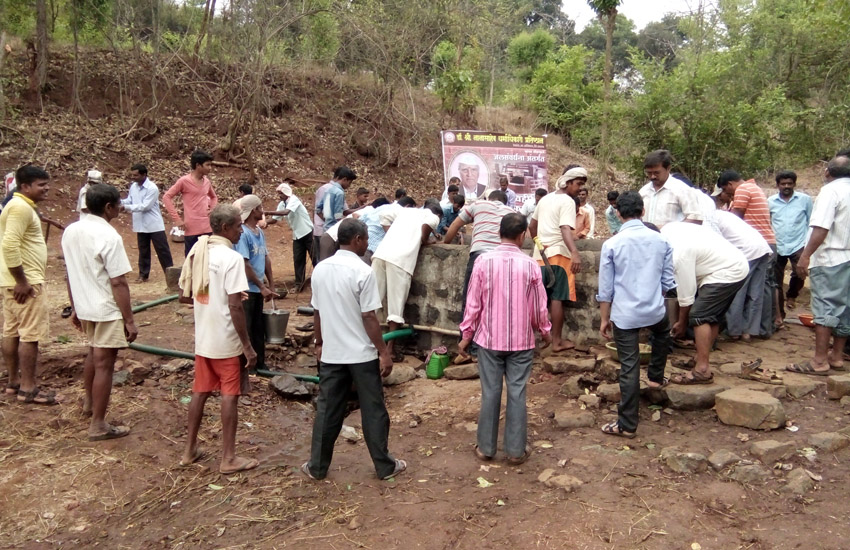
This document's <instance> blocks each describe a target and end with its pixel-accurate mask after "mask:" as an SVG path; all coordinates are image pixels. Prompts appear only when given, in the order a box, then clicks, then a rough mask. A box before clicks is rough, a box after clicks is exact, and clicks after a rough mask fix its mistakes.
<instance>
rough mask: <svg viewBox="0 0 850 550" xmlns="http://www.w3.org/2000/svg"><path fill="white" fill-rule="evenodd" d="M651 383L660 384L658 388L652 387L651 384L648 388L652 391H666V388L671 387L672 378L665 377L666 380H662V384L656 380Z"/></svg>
mask: <svg viewBox="0 0 850 550" xmlns="http://www.w3.org/2000/svg"><path fill="white" fill-rule="evenodd" d="M649 382H650V383H651V384H658V385H657V386H650V385H649V384H647V385H646V386H647V387H648V388H649V389H651V390H661V389H664V388H666V387H667V386H669V385H670V377H668V376H665V377H664V380H662V381H661V382H656V381H655V380H650V381H649Z"/></svg>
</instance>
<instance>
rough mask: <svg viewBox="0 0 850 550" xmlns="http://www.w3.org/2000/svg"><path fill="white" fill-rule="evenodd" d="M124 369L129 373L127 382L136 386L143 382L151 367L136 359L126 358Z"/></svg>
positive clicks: (148, 375)
mask: <svg viewBox="0 0 850 550" xmlns="http://www.w3.org/2000/svg"><path fill="white" fill-rule="evenodd" d="M124 369H125V370H126V371H127V372H129V373H130V379H129V382H130V383H131V384H134V385H136V386H138V385H140V384H143V383H144V381H145V380H147V379H148V378H149V377H150V375H151V368H150V367H148V366H147V365H143V364H141V363H139V362H138V361H133V360H129V359H128V360H127V361H125V362H124Z"/></svg>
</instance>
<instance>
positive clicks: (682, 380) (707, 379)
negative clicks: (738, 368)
mask: <svg viewBox="0 0 850 550" xmlns="http://www.w3.org/2000/svg"><path fill="white" fill-rule="evenodd" d="M670 383H671V384H677V385H679V386H696V385H698V384H713V383H714V374H713V373H712V374H709V375H708V376H706V375H704V374H701V373H699V372H698V371H696V370H694V371H691V375H690V376H685V375H683V374H677V375H675V376H674V377H673V378H671V379H670Z"/></svg>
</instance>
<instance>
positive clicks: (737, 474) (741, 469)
mask: <svg viewBox="0 0 850 550" xmlns="http://www.w3.org/2000/svg"><path fill="white" fill-rule="evenodd" d="M729 478H730V479H734V480H735V481H737V482H738V483H746V484H753V483H764V482H765V481H767V480H768V479H769V478H770V472H769V471H767V470H765V469H764V468H763V467H761V466H759V465H758V464H738V465H736V466H735V467H734V468H732V471H731V472H729Z"/></svg>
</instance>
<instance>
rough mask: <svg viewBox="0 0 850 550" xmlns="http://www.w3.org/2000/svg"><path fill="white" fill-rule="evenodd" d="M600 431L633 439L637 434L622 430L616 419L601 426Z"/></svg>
mask: <svg viewBox="0 0 850 550" xmlns="http://www.w3.org/2000/svg"><path fill="white" fill-rule="evenodd" d="M602 433H604V434H608V435H616V436H618V437H625V438H626V439H633V438H634V437H635V436H636V435H637V434H636V433H635V432H627V431H625V430H623V428H621V427H620V424H619V423H618V422H617V421H616V420H615V421H613V422H609V423H607V424H605V425H604V426H602Z"/></svg>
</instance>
